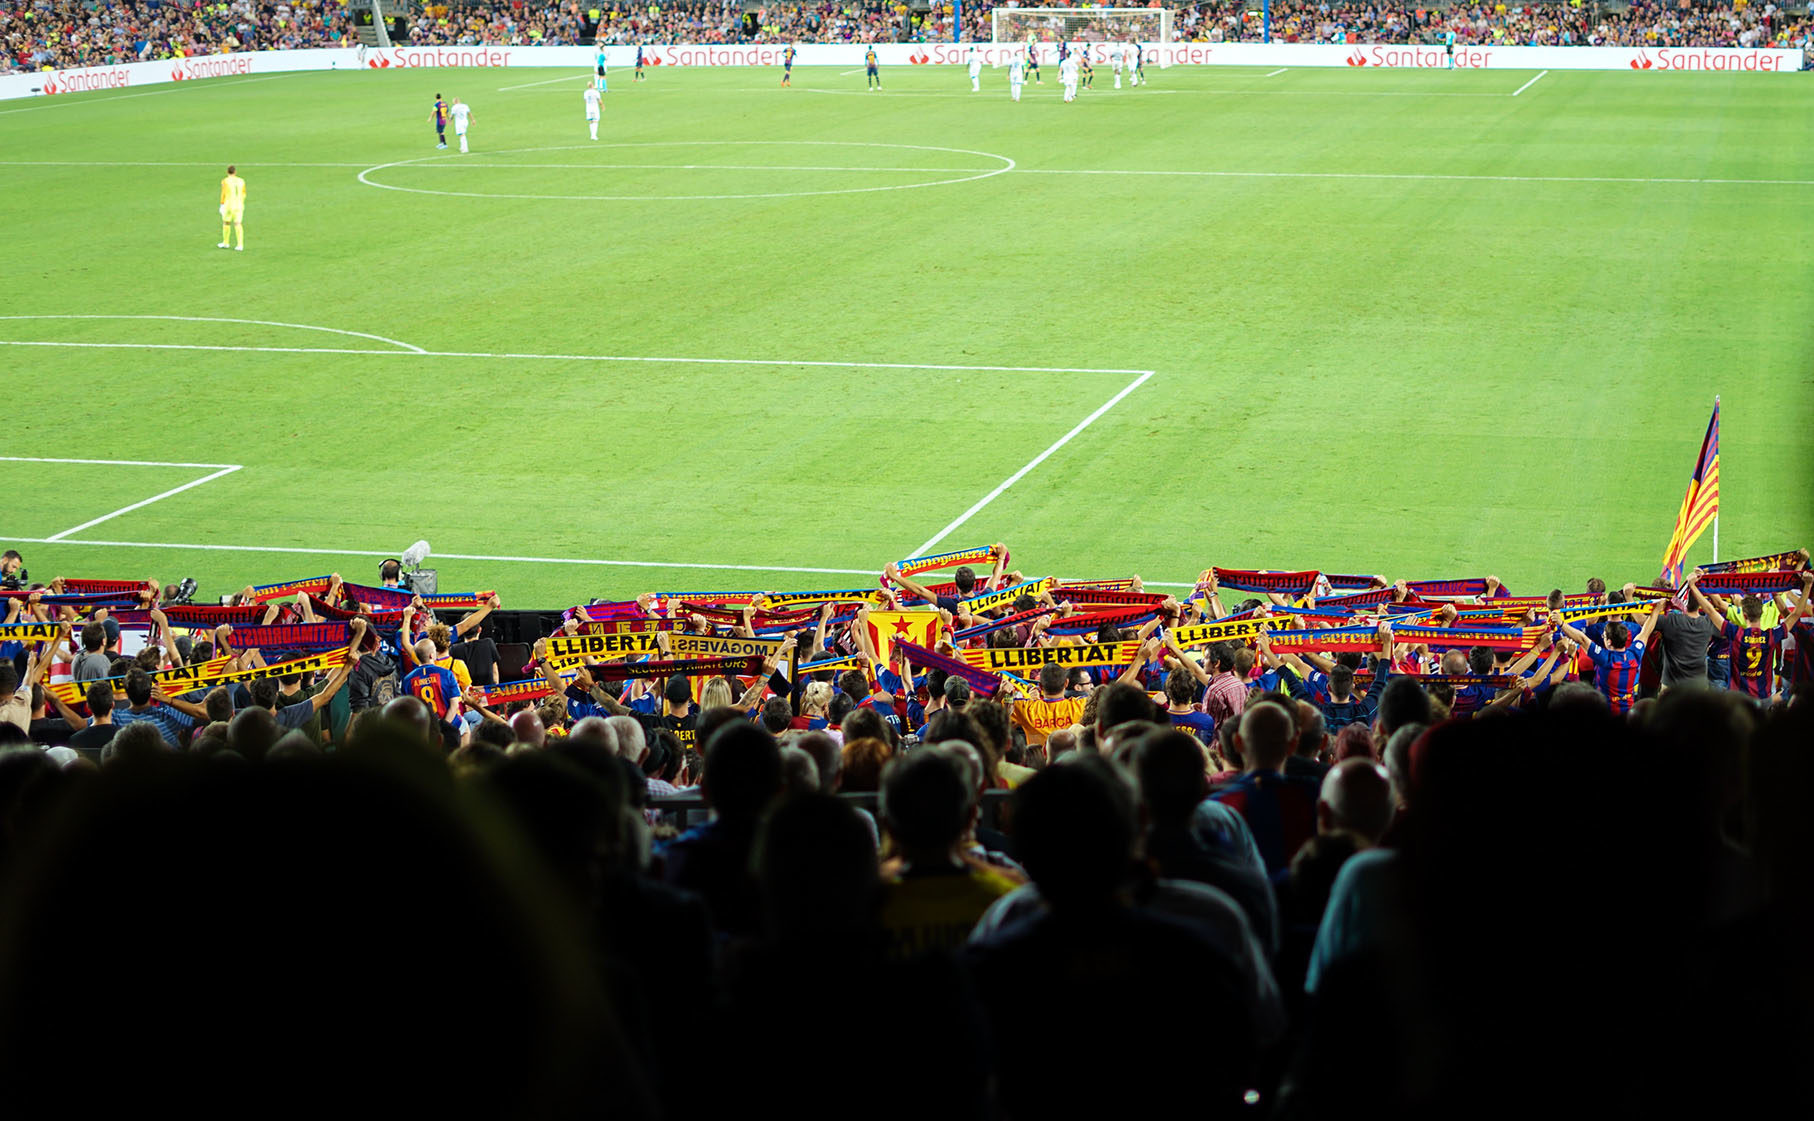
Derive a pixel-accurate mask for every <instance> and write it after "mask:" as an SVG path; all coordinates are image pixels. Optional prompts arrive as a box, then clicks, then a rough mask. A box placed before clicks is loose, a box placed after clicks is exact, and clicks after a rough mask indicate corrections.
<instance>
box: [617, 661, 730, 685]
mask: <svg viewBox="0 0 1814 1121" xmlns="http://www.w3.org/2000/svg"><path fill="white" fill-rule="evenodd" d="M586 672H587V673H589V674H591V675H592V676H593V678H594V679H595V680H598V681H628V680H631V679H632V678H637V679H643V680H654V679H661V680H666V679H667V678H670V677H675V676H681V677H755V676H757V675H758V674H760V673H761V672H762V659H761V658H692V659H678V660H662V661H651V662H606V663H603V664H601V665H587V666H586Z"/></svg>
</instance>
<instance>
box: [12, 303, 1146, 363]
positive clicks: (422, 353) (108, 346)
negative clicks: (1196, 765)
mask: <svg viewBox="0 0 1814 1121" xmlns="http://www.w3.org/2000/svg"><path fill="white" fill-rule="evenodd" d="M28 318H37V317H28ZM401 345H404V346H408V345H409V344H407V343H403V344H401ZM0 346H42V347H53V348H55V347H66V348H73V349H82V348H98V349H103V350H223V351H232V352H236V353H237V352H249V353H254V354H369V355H374V356H376V357H397V358H502V359H509V360H511V361H519V360H520V361H529V360H537V359H546V360H549V361H554V362H653V363H664V364H673V365H707V366H829V367H833V368H837V369H851V370H954V371H958V372H960V373H1007V374H1138V373H1142V372H1143V371H1140V370H1121V369H1113V368H1102V369H1097V368H1093V367H1089V366H959V365H951V364H944V365H929V364H927V363H924V362H832V361H826V360H824V359H807V358H663V357H653V356H644V355H632V354H497V353H492V352H489V351H477V350H417V349H410V350H360V349H356V348H353V347H332V346H221V345H214V344H203V343H97V342H49V341H41V340H26V339H0Z"/></svg>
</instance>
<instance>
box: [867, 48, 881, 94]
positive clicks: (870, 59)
mask: <svg viewBox="0 0 1814 1121" xmlns="http://www.w3.org/2000/svg"><path fill="white" fill-rule="evenodd" d="M863 76H864V78H865V79H866V80H867V81H868V83H869V87H868V88H870V89H872V90H879V89H881V88H882V72H881V71H880V70H878V69H876V49H875V48H874V47H865V48H864V50H863Z"/></svg>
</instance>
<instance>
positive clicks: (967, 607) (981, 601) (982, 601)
mask: <svg viewBox="0 0 1814 1121" xmlns="http://www.w3.org/2000/svg"><path fill="white" fill-rule="evenodd" d="M1057 585H1058V581H1056V580H1054V579H1052V577H1050V576H1048V577H1046V578H1045V579H1044V580H1027V581H1024V582H1022V583H1019V584H1015V585H1014V586H1013V587H1009V588H1002V589H1001V590H999V591H994V592H983V593H982V594H981V595H974V596H971V597H970V598H969V599H960V600H958V601H957V606H958V610H960V611H966V612H968V613H970V614H971V615H980V614H982V613H983V612H985V611H993V610H995V609H996V608H997V607H1007V606H1008V605H1010V604H1012V603H1013V602H1014V601H1015V600H1017V599H1019V598H1020V597H1021V596H1023V595H1025V596H1032V597H1033V598H1035V599H1038V598H1039V593H1041V592H1049V591H1051V590H1052V589H1053V588H1054V587H1057Z"/></svg>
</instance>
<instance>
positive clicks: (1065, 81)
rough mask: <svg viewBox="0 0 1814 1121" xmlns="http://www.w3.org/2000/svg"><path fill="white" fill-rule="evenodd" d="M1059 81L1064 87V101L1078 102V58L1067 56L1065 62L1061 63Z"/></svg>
mask: <svg viewBox="0 0 1814 1121" xmlns="http://www.w3.org/2000/svg"><path fill="white" fill-rule="evenodd" d="M1058 81H1059V83H1060V84H1062V85H1063V86H1064V99H1065V100H1066V101H1076V100H1077V59H1076V56H1074V55H1067V56H1065V59H1064V61H1063V62H1060V63H1059V64H1058Z"/></svg>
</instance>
